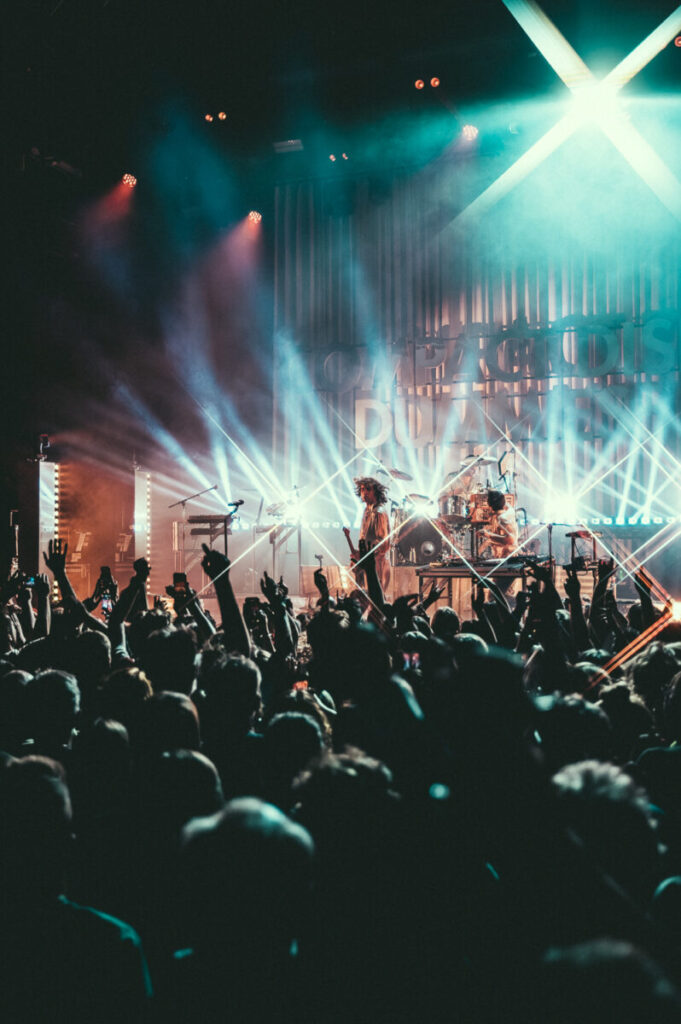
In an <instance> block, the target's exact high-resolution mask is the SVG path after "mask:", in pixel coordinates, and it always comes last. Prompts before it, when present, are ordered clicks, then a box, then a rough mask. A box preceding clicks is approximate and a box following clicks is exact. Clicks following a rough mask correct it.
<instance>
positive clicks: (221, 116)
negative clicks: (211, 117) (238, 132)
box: [218, 110, 227, 121]
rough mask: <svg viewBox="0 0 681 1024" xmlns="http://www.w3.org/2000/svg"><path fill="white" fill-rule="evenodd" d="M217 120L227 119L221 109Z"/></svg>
mask: <svg viewBox="0 0 681 1024" xmlns="http://www.w3.org/2000/svg"><path fill="white" fill-rule="evenodd" d="M218 120H220V121H226V120H227V114H226V113H225V111H224V110H221V111H220V113H219V114H218Z"/></svg>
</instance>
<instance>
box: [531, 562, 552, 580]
mask: <svg viewBox="0 0 681 1024" xmlns="http://www.w3.org/2000/svg"><path fill="white" fill-rule="evenodd" d="M527 572H528V574H529V575H530V576H534V578H535V579H536V580H538V581H539V582H540V583H551V582H552V581H551V569H550V567H549V566H546V565H541V564H540V563H539V562H531V563H530V564H529V565H528V567H527Z"/></svg>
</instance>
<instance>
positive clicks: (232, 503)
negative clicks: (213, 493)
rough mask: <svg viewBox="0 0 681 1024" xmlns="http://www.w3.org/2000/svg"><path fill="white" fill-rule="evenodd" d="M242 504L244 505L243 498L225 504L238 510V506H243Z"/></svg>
mask: <svg viewBox="0 0 681 1024" xmlns="http://www.w3.org/2000/svg"><path fill="white" fill-rule="evenodd" d="M243 503H244V499H243V498H239V500H238V501H228V502H227V504H228V505H231V506H232V507H233V508H238V507H239V505H243Z"/></svg>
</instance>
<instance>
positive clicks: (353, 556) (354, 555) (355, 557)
mask: <svg viewBox="0 0 681 1024" xmlns="http://www.w3.org/2000/svg"><path fill="white" fill-rule="evenodd" d="M343 533H344V534H345V539H346V541H347V542H348V547H349V548H350V568H351V569H352V572H353V573H354V575H355V579H356V580H357V582H358V583H359V584H360V586H361V578H363V577H364V570H363V569H357V568H355V566H356V563H357V562H359V559H360V553H359V551H358V550H357V548H356V547H355V545H354V544H353V543H352V538H351V536H350V531H349V529H348V528H347V526H344V527H343Z"/></svg>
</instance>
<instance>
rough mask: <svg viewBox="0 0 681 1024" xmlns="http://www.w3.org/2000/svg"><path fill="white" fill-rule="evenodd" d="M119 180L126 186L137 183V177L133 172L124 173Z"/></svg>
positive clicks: (132, 186)
mask: <svg viewBox="0 0 681 1024" xmlns="http://www.w3.org/2000/svg"><path fill="white" fill-rule="evenodd" d="M121 181H122V182H123V184H124V185H127V186H128V188H134V187H135V185H136V184H137V178H136V177H135V175H134V174H124V175H123V177H122V178H121Z"/></svg>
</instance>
